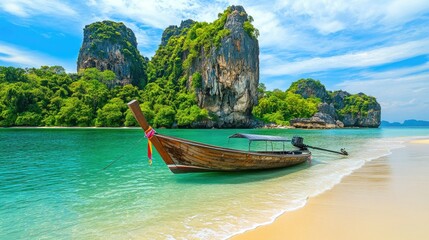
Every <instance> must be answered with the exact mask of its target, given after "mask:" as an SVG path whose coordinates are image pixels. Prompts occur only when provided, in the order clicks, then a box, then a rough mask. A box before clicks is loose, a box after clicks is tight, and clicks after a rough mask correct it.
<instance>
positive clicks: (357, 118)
mask: <svg viewBox="0 0 429 240" xmlns="http://www.w3.org/2000/svg"><path fill="white" fill-rule="evenodd" d="M290 90H291V91H293V92H295V93H297V94H300V95H301V96H303V97H304V98H309V97H315V98H319V99H320V100H321V103H320V104H319V106H318V112H316V113H315V114H314V115H313V116H312V117H311V118H298V119H293V120H292V121H291V122H290V123H291V125H292V126H295V127H299V128H338V127H370V128H377V127H378V126H380V121H381V119H380V118H381V107H380V104H379V103H378V102H377V101H376V99H375V98H374V97H371V96H367V95H365V94H363V93H358V94H350V93H348V92H346V91H341V90H340V91H335V92H328V91H326V89H325V86H323V85H322V84H321V83H320V82H318V81H315V80H312V79H303V80H299V81H298V82H296V83H293V84H292V86H291V88H290Z"/></svg>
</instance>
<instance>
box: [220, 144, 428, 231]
mask: <svg viewBox="0 0 429 240" xmlns="http://www.w3.org/2000/svg"><path fill="white" fill-rule="evenodd" d="M427 144H429V139H426V138H425V139H419V138H417V139H414V140H410V141H407V142H405V147H404V148H399V149H393V151H392V153H391V154H390V155H387V156H383V157H380V158H377V159H374V160H372V161H369V162H366V163H365V164H364V165H363V166H362V167H361V168H359V169H357V170H355V171H353V172H352V173H351V174H349V175H346V176H344V177H343V178H342V179H341V182H340V183H338V184H336V185H335V186H334V187H333V188H331V189H329V190H327V191H325V192H323V193H321V194H319V195H317V196H315V197H310V198H307V202H306V204H305V205H304V206H303V207H301V208H298V209H296V210H293V211H288V212H285V213H282V214H280V215H279V216H277V217H276V218H275V220H274V221H273V222H271V223H268V224H266V225H260V226H258V227H256V228H254V229H250V230H246V231H245V232H241V233H237V234H236V235H233V236H231V237H229V238H228V239H231V240H240V239H250V240H252V239H273V240H275V239H285V238H290V239H426V237H429V230H426V228H425V226H424V222H427V221H426V220H429V216H427V217H425V216H417V217H414V219H416V220H414V221H412V223H411V222H410V218H411V217H410V216H408V215H409V213H408V212H409V211H407V210H409V209H403V208H404V204H403V203H404V202H408V201H412V202H413V201H419V203H420V205H418V206H413V212H420V213H421V214H420V215H422V214H424V211H421V209H422V208H425V209H428V210H429V204H425V201H426V202H429V190H427V191H425V192H424V193H422V192H421V191H418V190H417V191H413V192H411V193H412V194H409V193H408V189H407V188H404V186H403V185H406V186H408V184H404V183H402V181H405V180H406V181H408V182H410V185H413V184H414V185H416V184H418V185H422V184H424V183H425V181H421V180H422V179H421V178H424V179H425V180H427V181H429V176H421V175H422V174H417V175H415V174H414V173H413V171H412V170H413V167H414V171H418V172H419V173H420V172H421V171H422V169H425V170H428V171H429V162H428V163H425V166H422V169H415V165H413V164H410V163H412V162H414V161H419V159H420V162H421V160H422V158H429V153H428V152H427V151H425V147H427V146H425V145H427ZM411 157H412V158H411ZM404 158H408V159H407V162H404ZM401 160H402V161H401ZM408 161H409V162H410V163H408ZM392 170H395V171H392ZM407 171H408V172H407ZM399 180H401V181H399ZM416 182H417V183H416ZM422 187H423V186H422ZM398 191H399V192H401V194H399V196H403V195H404V196H406V195H407V193H408V194H409V195H411V196H413V197H414V198H411V199H402V198H397V196H398ZM420 194H421V195H422V196H420ZM387 196H390V198H389V197H387ZM392 199H394V200H395V201H392ZM415 199H419V200H415ZM422 199H423V200H422ZM409 205H410V204H408V205H406V206H407V207H409ZM407 207H405V208H407ZM399 209H400V210H401V213H402V215H403V216H407V217H408V218H405V219H406V220H405V219H404V220H401V219H402V217H401V218H399V219H398V218H395V216H391V215H392V213H394V212H395V211H398V210H399ZM381 210H383V211H381ZM421 218H425V221H422V220H421ZM375 219H376V220H375ZM392 219H394V220H392ZM417 219H418V220H417ZM403 224H405V225H408V226H410V227H408V228H404V227H401V226H402V225H403ZM357 226H359V227H357ZM374 226H378V227H377V228H376V227H374ZM411 226H413V227H411ZM416 226H417V229H418V230H419V231H418V232H419V234H420V235H419V234H418V235H415V236H416V237H415V238H409V237H407V236H408V235H405V233H407V234H411V233H412V232H415V231H414V230H415V229H416ZM362 227H363V228H362ZM388 228H392V230H396V231H392V230H391V231H390V232H389V231H387V229H388ZM361 230H362V231H361ZM422 236H425V237H422ZM404 237H405V238H404Z"/></svg>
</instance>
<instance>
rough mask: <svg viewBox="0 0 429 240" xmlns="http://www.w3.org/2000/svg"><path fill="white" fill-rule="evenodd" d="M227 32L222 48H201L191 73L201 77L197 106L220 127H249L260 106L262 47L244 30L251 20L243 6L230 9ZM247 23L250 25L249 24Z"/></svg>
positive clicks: (226, 26) (253, 36) (222, 41)
mask: <svg viewBox="0 0 429 240" xmlns="http://www.w3.org/2000/svg"><path fill="white" fill-rule="evenodd" d="M228 10H229V14H228V16H227V19H226V22H225V25H224V29H225V30H227V31H228V32H229V34H227V35H226V36H225V37H223V38H222V39H221V40H220V45H219V46H218V47H217V46H212V47H210V48H208V49H206V48H201V50H200V57H199V58H196V59H195V60H194V61H193V63H192V67H191V69H190V74H189V76H190V78H189V81H190V82H192V76H195V74H194V73H199V74H200V75H201V77H202V78H201V83H199V84H198V87H197V88H196V91H197V97H198V105H199V106H200V107H202V108H205V109H207V110H209V111H210V112H211V113H214V114H215V115H216V116H217V119H216V122H215V125H216V126H218V127H250V126H252V124H253V122H252V120H251V112H252V108H253V106H254V105H255V104H257V96H258V94H257V88H258V84H259V45H258V40H257V39H256V37H255V35H253V34H252V33H251V32H249V31H248V30H247V29H246V30H247V31H246V30H245V28H244V26H245V25H246V24H247V23H248V22H249V17H248V15H247V13H246V11H245V10H244V8H243V7H242V6H231V7H229V8H228ZM246 22H247V23H246Z"/></svg>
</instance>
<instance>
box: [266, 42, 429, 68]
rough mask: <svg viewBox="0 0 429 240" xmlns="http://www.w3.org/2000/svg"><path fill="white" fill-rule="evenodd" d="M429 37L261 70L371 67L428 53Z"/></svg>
mask: <svg viewBox="0 0 429 240" xmlns="http://www.w3.org/2000/svg"><path fill="white" fill-rule="evenodd" d="M428 45H429V39H423V40H416V41H410V42H407V43H403V44H399V45H395V46H389V47H380V48H378V49H373V50H367V51H361V52H355V53H347V54H344V55H337V56H331V57H325V58H322V57H315V58H311V59H307V60H303V61H299V62H290V63H284V64H280V65H275V66H274V65H271V66H268V67H267V68H265V69H263V70H262V71H261V72H262V74H265V75H271V76H278V75H294V74H303V73H311V72H318V71H327V70H332V69H343V68H357V67H371V66H377V65H382V64H386V63H392V62H396V61H399V60H403V59H407V58H411V57H414V56H418V55H423V54H429V48H427V46H428Z"/></svg>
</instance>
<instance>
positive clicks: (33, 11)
mask: <svg viewBox="0 0 429 240" xmlns="http://www.w3.org/2000/svg"><path fill="white" fill-rule="evenodd" d="M0 9H2V10H3V11H5V12H8V13H9V14H12V15H16V16H18V17H24V18H27V17H31V16H35V15H42V14H50V15H57V16H73V15H76V14H77V12H76V11H75V10H74V9H73V8H72V7H71V6H69V5H67V4H64V3H62V2H60V1H55V0H2V1H1V2H0Z"/></svg>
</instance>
